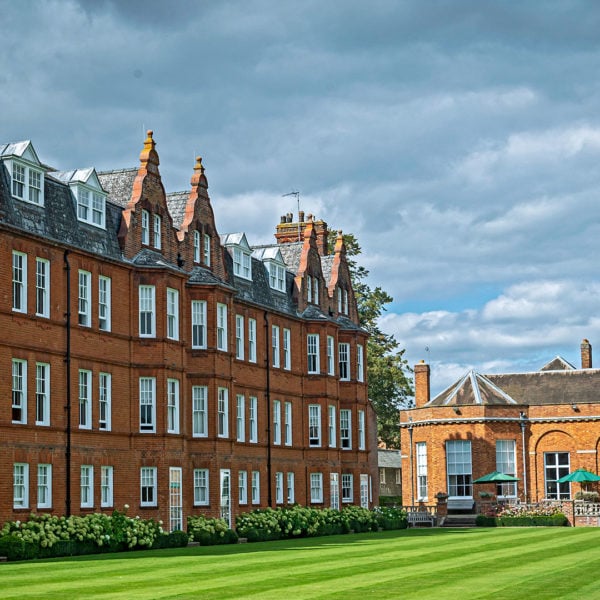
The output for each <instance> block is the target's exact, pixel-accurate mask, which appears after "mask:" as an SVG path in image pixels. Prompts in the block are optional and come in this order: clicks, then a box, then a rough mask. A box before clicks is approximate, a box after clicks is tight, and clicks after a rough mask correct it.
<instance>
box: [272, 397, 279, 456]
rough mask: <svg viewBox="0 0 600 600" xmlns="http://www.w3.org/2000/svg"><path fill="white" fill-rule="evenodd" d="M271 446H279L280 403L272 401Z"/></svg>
mask: <svg viewBox="0 0 600 600" xmlns="http://www.w3.org/2000/svg"><path fill="white" fill-rule="evenodd" d="M273 445H274V446H279V445H281V401H280V400H273Z"/></svg>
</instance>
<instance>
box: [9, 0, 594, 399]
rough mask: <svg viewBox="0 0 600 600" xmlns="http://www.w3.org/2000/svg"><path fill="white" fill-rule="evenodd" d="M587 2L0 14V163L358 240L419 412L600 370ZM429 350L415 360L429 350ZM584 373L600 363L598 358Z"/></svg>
mask: <svg viewBox="0 0 600 600" xmlns="http://www.w3.org/2000/svg"><path fill="white" fill-rule="evenodd" d="M599 31H600V3H599V2H595V1H593V0H589V1H583V0H582V1H576V0H572V1H569V0H560V1H555V2H552V1H550V0H545V1H543V2H542V1H539V2H536V1H533V0H530V1H528V2H517V1H514V2H511V1H504V2H501V1H498V0H490V1H485V0H473V1H470V2H469V1H461V0H448V1H442V0H440V1H435V0H431V1H424V0H414V1H393V0H370V1H369V2H364V1H355V0H343V1H342V0H337V1H335V2H334V1H330V2H328V1H327V0H318V1H311V0H303V1H301V2H285V1H275V0H243V1H242V0H240V1H236V0H233V1H219V2H216V1H214V2H209V1H204V2H203V1H200V0H170V1H164V2H163V1H158V0H144V1H138V0H131V1H127V0H118V1H117V0H114V1H110V0H80V1H75V0H72V1H70V0H55V1H42V0H39V1H38V0H20V1H14V0H0V39H1V41H2V46H1V48H2V50H1V51H0V66H1V68H0V90H1V93H0V142H9V141H19V140H23V139H31V140H32V141H33V144H34V146H35V148H36V150H37V152H38V154H39V156H40V158H41V160H42V161H44V162H46V163H49V164H52V165H53V166H55V167H57V168H59V169H69V168H76V167H87V166H95V167H96V168H97V169H98V170H103V169H104V170H105V169H114V168H124V167H131V166H136V165H137V164H138V156H139V152H140V150H141V148H142V144H143V139H144V132H145V130H146V129H153V130H154V137H155V140H156V142H157V150H158V152H159V155H160V160H161V167H160V168H161V174H162V177H163V181H164V183H165V187H166V189H167V191H177V190H183V189H187V188H188V187H189V179H190V176H191V174H192V169H193V165H194V157H195V156H196V155H202V156H203V158H204V164H205V167H206V175H207V177H208V181H209V186H210V188H209V192H210V194H211V199H212V203H213V207H214V210H215V216H216V220H217V228H218V229H219V232H220V233H226V232H230V231H240V230H243V231H246V233H247V236H248V239H249V241H250V243H251V244H258V243H265V242H271V241H272V240H273V237H272V234H273V232H274V228H275V226H276V224H277V223H278V222H279V217H280V215H282V214H284V213H286V212H289V211H294V212H296V203H295V200H294V199H293V197H282V196H283V195H284V194H286V193H288V192H290V191H295V190H298V191H299V192H300V202H301V209H302V210H304V211H305V212H306V213H313V214H315V215H316V216H317V217H319V218H323V219H324V220H326V221H327V222H328V223H329V225H330V227H331V228H334V229H343V230H344V231H346V232H352V233H354V234H355V235H356V236H357V237H358V239H359V242H360V244H361V246H362V249H363V256H362V262H363V263H364V264H365V266H366V267H367V268H368V269H369V270H370V272H371V277H370V283H371V285H372V286H378V285H379V286H382V287H383V288H384V289H385V290H386V291H388V292H389V293H390V294H391V295H392V296H393V297H394V302H393V305H391V306H390V307H389V310H388V312H387V314H386V316H385V318H384V319H383V321H382V326H383V328H384V329H385V330H386V331H387V332H389V333H393V334H394V335H395V336H396V337H397V339H398V341H399V342H400V344H401V346H402V347H403V348H406V356H407V358H408V360H409V362H410V363H411V364H414V363H415V362H417V361H418V360H420V359H426V360H428V361H429V362H431V364H432V368H433V371H432V387H433V391H434V392H435V391H439V390H440V389H442V388H443V387H445V386H446V385H447V384H448V383H450V382H452V381H453V380H455V379H456V378H458V377H459V376H460V375H462V374H464V373H465V372H466V371H467V370H469V369H471V368H474V369H476V370H478V371H480V372H483V373H489V372H508V371H511V372H512V371H524V370H535V369H538V368H539V367H540V366H542V365H543V364H544V363H545V362H547V361H548V360H550V359H552V358H553V357H554V356H556V355H557V354H560V355H562V356H564V357H565V358H566V359H567V360H569V361H571V362H572V363H574V364H575V365H576V366H579V364H580V361H579V344H580V342H581V339H582V338H583V337H587V338H589V339H590V342H591V343H592V344H594V343H595V344H596V345H597V346H598V352H600V319H599V316H600V302H599V300H600V274H599V272H598V256H599V255H600V168H599V165H600V110H599V109H600V78H599V77H598V74H599V71H600V34H599ZM426 348H428V349H429V351H427V350H426ZM598 361H600V354H598V360H597V361H596V362H598ZM598 364H600V362H598Z"/></svg>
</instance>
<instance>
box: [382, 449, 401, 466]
mask: <svg viewBox="0 0 600 600" xmlns="http://www.w3.org/2000/svg"><path fill="white" fill-rule="evenodd" d="M377 465H378V466H379V467H381V468H382V469H400V468H401V456H400V450H387V449H383V448H379V449H378V450H377Z"/></svg>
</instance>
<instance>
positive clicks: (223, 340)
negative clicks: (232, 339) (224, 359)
mask: <svg viewBox="0 0 600 600" xmlns="http://www.w3.org/2000/svg"><path fill="white" fill-rule="evenodd" d="M217 350H220V351H222V352H227V304H222V303H221V302H217Z"/></svg>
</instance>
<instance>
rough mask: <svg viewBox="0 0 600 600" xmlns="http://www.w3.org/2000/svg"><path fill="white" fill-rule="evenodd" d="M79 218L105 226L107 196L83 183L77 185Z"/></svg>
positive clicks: (92, 223) (98, 225) (91, 223)
mask: <svg viewBox="0 0 600 600" xmlns="http://www.w3.org/2000/svg"><path fill="white" fill-rule="evenodd" d="M76 194H77V218H78V219H79V220H80V221H83V222H84V223H89V224H90V225H95V226H96V227H104V226H105V213H106V198H105V196H104V195H103V194H101V193H99V192H97V191H95V190H92V189H90V188H88V187H84V186H83V185H78V186H77V191H76Z"/></svg>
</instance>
